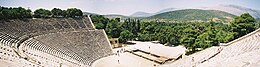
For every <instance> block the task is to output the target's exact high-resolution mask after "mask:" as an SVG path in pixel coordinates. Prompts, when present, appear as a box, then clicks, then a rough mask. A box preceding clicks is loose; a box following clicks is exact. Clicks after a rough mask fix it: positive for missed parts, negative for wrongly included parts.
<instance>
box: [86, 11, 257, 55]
mask: <svg viewBox="0 0 260 67" xmlns="http://www.w3.org/2000/svg"><path fill="white" fill-rule="evenodd" d="M91 17H92V20H93V22H94V24H95V26H96V28H97V29H105V31H106V33H107V34H108V36H109V37H110V38H119V41H120V42H121V43H125V42H127V41H128V40H137V41H159V42H160V43H162V44H165V45H168V46H177V45H183V46H184V47H186V48H187V49H188V51H189V52H188V53H194V52H195V51H197V49H198V48H202V49H205V48H208V47H211V46H217V45H219V43H227V42H230V41H231V40H234V39H236V38H238V37H241V36H243V35H245V34H247V33H249V32H252V31H254V30H255V29H256V28H259V26H256V24H257V23H256V22H255V19H254V18H253V17H252V16H250V15H249V14H248V13H245V14H242V15H241V16H237V17H236V18H234V20H233V21H231V22H229V23H222V22H214V21H210V22H185V23H178V22H176V23H169V22H140V20H136V19H124V20H125V21H124V22H120V21H118V20H120V19H119V18H116V19H108V18H105V17H103V16H100V15H92V16H91Z"/></svg>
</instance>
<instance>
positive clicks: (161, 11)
mask: <svg viewBox="0 0 260 67" xmlns="http://www.w3.org/2000/svg"><path fill="white" fill-rule="evenodd" d="M175 10H178V9H176V8H167V9H163V10H160V11H158V12H156V13H147V12H135V13H133V14H132V15H130V16H131V17H149V16H153V15H156V14H160V13H164V12H169V11H175Z"/></svg>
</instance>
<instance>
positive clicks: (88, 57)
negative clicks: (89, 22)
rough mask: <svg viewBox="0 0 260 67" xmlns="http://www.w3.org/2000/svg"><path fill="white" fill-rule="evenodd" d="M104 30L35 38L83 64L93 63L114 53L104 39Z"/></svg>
mask: <svg viewBox="0 0 260 67" xmlns="http://www.w3.org/2000/svg"><path fill="white" fill-rule="evenodd" d="M104 36H105V35H104V33H103V31H96V30H95V31H73V32H59V33H52V34H48V35H44V36H38V37H36V38H35V39H36V40H38V41H41V42H43V43H44V45H48V46H50V47H52V48H55V49H57V50H59V52H62V51H63V53H72V54H66V55H68V56H70V57H72V58H73V59H75V60H77V61H80V62H81V63H83V64H86V65H91V64H92V63H93V61H95V60H97V59H99V58H102V57H104V56H108V55H110V54H112V50H111V48H110V46H109V42H108V41H107V40H106V39H104Z"/></svg>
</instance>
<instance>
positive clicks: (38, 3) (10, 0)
mask: <svg viewBox="0 0 260 67" xmlns="http://www.w3.org/2000/svg"><path fill="white" fill-rule="evenodd" d="M230 4H231V5H238V6H243V7H248V8H252V9H258V10H260V0H0V6H5V7H18V6H22V7H25V8H30V9H32V10H35V9H38V8H45V9H52V8H54V7H58V8H61V9H67V8H74V7H75V8H79V9H81V10H82V11H86V12H93V13H98V14H122V15H131V14H132V13H134V12H137V11H142V12H150V13H154V12H157V11H160V10H162V9H166V8H195V7H209V6H217V5H230Z"/></svg>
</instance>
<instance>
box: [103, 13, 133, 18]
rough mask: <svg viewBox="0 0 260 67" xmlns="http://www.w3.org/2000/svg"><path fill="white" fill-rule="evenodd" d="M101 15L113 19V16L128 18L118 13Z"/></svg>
mask: <svg viewBox="0 0 260 67" xmlns="http://www.w3.org/2000/svg"><path fill="white" fill-rule="evenodd" d="M103 16H104V17H106V18H110V19H114V18H121V19H124V18H130V17H128V16H124V15H119V14H108V15H103Z"/></svg>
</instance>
